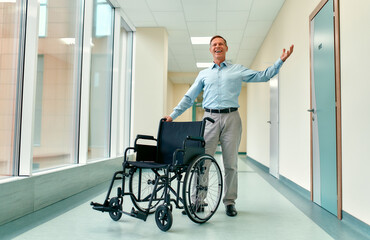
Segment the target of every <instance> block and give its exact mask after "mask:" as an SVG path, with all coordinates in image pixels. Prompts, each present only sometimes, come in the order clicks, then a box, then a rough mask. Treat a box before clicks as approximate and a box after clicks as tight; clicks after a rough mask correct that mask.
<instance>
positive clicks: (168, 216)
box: [155, 205, 173, 232]
mask: <svg viewBox="0 0 370 240" xmlns="http://www.w3.org/2000/svg"><path fill="white" fill-rule="evenodd" d="M155 222H156V224H157V226H158V228H159V229H161V230H162V231H164V232H166V231H168V230H169V229H170V228H171V226H172V222H173V217H172V212H171V210H170V209H169V208H168V207H167V206H166V205H161V206H159V207H158V208H157V209H156V210H155Z"/></svg>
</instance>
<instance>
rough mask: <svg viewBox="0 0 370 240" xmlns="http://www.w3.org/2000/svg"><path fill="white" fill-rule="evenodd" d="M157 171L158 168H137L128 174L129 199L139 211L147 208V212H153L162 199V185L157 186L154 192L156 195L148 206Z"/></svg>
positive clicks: (157, 174) (157, 175) (144, 210)
mask: <svg viewBox="0 0 370 240" xmlns="http://www.w3.org/2000/svg"><path fill="white" fill-rule="evenodd" d="M158 171H159V170H154V171H153V170H152V169H141V168H137V169H136V170H135V171H134V172H133V173H132V174H131V176H130V181H129V191H130V193H131V195H130V197H131V201H132V203H133V205H134V206H135V207H136V208H137V209H138V210H139V211H141V212H146V211H147V210H148V208H149V212H148V213H149V214H152V213H154V212H155V209H156V207H157V206H158V204H159V202H160V201H161V200H163V197H164V191H163V186H159V189H158V190H157V192H156V193H155V194H156V195H155V196H156V197H155V199H153V201H152V205H151V206H150V207H149V200H150V197H151V195H152V194H153V189H154V183H155V179H156V177H159V175H160V174H159V173H158Z"/></svg>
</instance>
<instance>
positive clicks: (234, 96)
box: [165, 35, 294, 217]
mask: <svg viewBox="0 0 370 240" xmlns="http://www.w3.org/2000/svg"><path fill="white" fill-rule="evenodd" d="M293 48H294V45H292V46H291V47H290V49H289V50H288V51H286V50H285V49H283V53H282V55H281V57H280V58H279V59H278V60H277V61H276V62H275V64H274V65H272V66H271V67H268V68H267V69H266V70H265V71H254V70H250V69H247V68H245V67H244V66H242V65H239V64H231V63H228V62H226V61H225V60H226V52H227V51H228V46H227V42H226V40H225V39H224V38H223V37H221V36H219V35H217V36H214V37H212V39H211V41H210V48H209V51H210V52H211V54H212V56H213V62H214V64H213V65H212V66H211V67H209V68H207V69H204V70H202V71H200V72H199V75H198V76H197V78H196V79H195V82H194V84H193V85H192V86H191V87H190V89H189V90H188V91H187V93H186V94H185V96H184V98H183V99H182V100H181V101H180V103H179V104H178V105H177V107H175V108H174V111H173V112H172V113H171V114H170V116H165V118H166V120H167V121H169V122H170V121H173V120H174V119H176V118H177V117H178V116H179V115H181V114H182V113H183V112H184V111H185V110H186V109H188V108H189V107H191V106H192V105H193V102H194V100H195V99H196V97H197V96H198V94H199V93H200V92H201V91H202V90H204V92H203V103H202V105H203V108H204V110H205V113H204V117H210V118H212V119H214V120H215V123H214V124H212V123H207V125H206V128H205V133H204V139H205V141H206V146H205V151H206V153H207V154H210V155H212V156H213V155H214V154H215V152H216V148H217V145H218V143H219V142H220V143H221V148H222V158H223V162H224V169H225V176H224V179H225V195H224V198H223V203H224V205H225V208H226V214H227V215H228V216H231V217H233V216H236V215H237V211H236V209H235V200H236V198H237V189H238V175H237V163H238V149H239V144H240V139H241V132H242V125H241V119H240V116H239V112H238V108H239V104H238V97H239V94H240V91H241V87H242V82H267V81H268V80H270V78H272V77H273V76H274V75H276V74H277V73H278V72H279V69H280V67H281V66H282V64H283V62H284V61H285V60H286V59H287V58H288V57H289V56H290V55H291V54H292V52H293Z"/></svg>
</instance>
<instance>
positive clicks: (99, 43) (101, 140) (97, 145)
mask: <svg viewBox="0 0 370 240" xmlns="http://www.w3.org/2000/svg"><path fill="white" fill-rule="evenodd" d="M108 10H109V11H108ZM113 19H114V10H113V8H112V7H111V6H110V5H109V4H108V2H107V1H104V0H99V1H98V2H97V1H94V19H93V22H94V25H93V31H92V32H93V35H94V36H93V38H92V49H91V72H90V116H89V150H88V159H89V160H92V159H100V158H106V157H109V148H110V117H111V99H112V97H111V95H112V94H111V92H112V89H111V87H112V65H113ZM101 28H107V29H104V30H102V29H101Z"/></svg>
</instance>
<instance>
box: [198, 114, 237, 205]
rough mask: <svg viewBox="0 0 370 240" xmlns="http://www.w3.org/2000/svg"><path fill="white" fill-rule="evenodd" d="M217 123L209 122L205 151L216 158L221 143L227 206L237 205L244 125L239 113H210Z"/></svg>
mask: <svg viewBox="0 0 370 240" xmlns="http://www.w3.org/2000/svg"><path fill="white" fill-rule="evenodd" d="M204 117H210V118H212V119H213V120H215V123H211V122H209V121H207V125H206V128H205V131H204V140H205V141H206V146H205V151H206V153H207V154H209V155H211V156H214V154H215V152H216V148H217V145H218V143H219V142H220V143H221V149H222V159H223V163H224V169H225V176H224V193H225V194H224V198H223V203H224V204H225V205H229V204H235V200H236V198H237V197H238V150H239V145H240V139H241V133H242V124H241V119H240V115H239V112H238V111H235V112H231V113H209V112H205V113H204Z"/></svg>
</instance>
